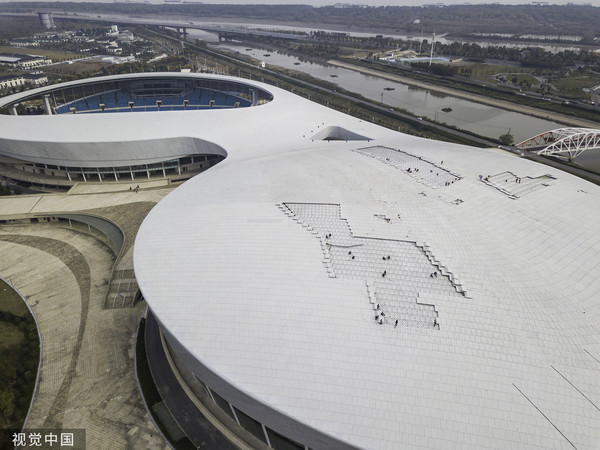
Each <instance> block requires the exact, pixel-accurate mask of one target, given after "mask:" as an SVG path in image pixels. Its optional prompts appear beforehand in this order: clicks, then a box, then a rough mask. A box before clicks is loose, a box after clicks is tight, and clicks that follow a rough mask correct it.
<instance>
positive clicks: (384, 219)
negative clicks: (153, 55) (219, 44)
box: [0, 74, 600, 450]
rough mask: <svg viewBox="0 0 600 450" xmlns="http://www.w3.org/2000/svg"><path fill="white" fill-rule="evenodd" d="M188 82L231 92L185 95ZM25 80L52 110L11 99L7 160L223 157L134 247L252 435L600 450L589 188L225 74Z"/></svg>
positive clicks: (84, 166) (190, 87)
mask: <svg viewBox="0 0 600 450" xmlns="http://www.w3.org/2000/svg"><path fill="white" fill-rule="evenodd" d="M182 84H183V85H185V86H186V87H185V90H186V92H188V94H183V91H184V89H183V88H181V87H178V88H175V87H176V86H180V85H182ZM92 86H93V88H92ZM152 86H154V87H152ZM196 89H200V90H202V93H199V94H198V95H199V98H202V95H204V90H212V91H214V92H215V94H214V97H213V98H214V99H215V100H216V98H217V96H219V98H223V102H217V101H215V103H214V104H213V105H212V107H211V105H210V101H209V104H208V105H207V104H206V102H201V101H199V102H198V105H200V104H201V105H202V108H200V107H198V108H196V109H193V110H187V109H188V107H190V106H192V107H193V105H194V104H195V103H194V102H192V100H191V98H192V97H191V94H190V92H195V90H196ZM172 90H175V91H176V92H175V94H174V97H176V98H177V99H181V102H182V103H181V105H180V104H179V103H178V104H177V108H175V105H174V103H173V102H172V103H171V104H169V103H167V101H166V100H165V99H166V98H167V97H168V95H167V92H172ZM143 93H145V94H147V96H148V98H150V104H148V102H145V103H144V106H143V107H142V106H141V104H140V103H139V102H140V100H139V98H140V97H144V95H142V94H143ZM19 95H20V96H12V97H9V98H8V100H7V99H4V105H5V106H7V111H11V110H13V114H14V112H15V110H16V108H13V107H14V106H15V105H16V104H17V103H22V102H25V101H28V100H30V101H32V102H33V101H37V102H43V105H44V108H46V109H47V111H48V112H52V114H46V115H40V116H23V115H5V116H1V117H0V126H2V129H3V130H6V132H4V133H3V135H2V140H1V141H0V154H2V155H3V158H4V159H3V164H4V166H5V167H9V166H10V167H13V168H15V167H18V166H17V165H18V164H23V165H30V166H34V165H35V166H34V167H35V168H42V167H40V166H42V165H43V166H44V167H43V169H44V171H46V170H52V169H49V168H47V167H46V166H45V165H48V164H52V165H55V166H57V167H58V166H60V167H65V168H66V167H74V168H77V169H78V170H79V171H80V172H83V173H86V171H88V170H91V169H90V168H93V169H94V170H96V169H97V171H98V172H100V173H99V174H98V175H96V179H97V180H98V179H105V178H104V177H103V174H102V171H109V172H110V170H111V169H110V168H117V167H130V168H133V167H134V166H142V167H148V168H149V167H150V165H154V164H163V163H164V162H165V161H179V166H180V167H181V166H182V161H181V160H180V159H181V158H190V157H192V156H193V155H202V156H206V157H207V158H210V157H214V158H217V159H218V160H219V161H220V162H219V164H217V165H215V166H214V167H211V168H210V170H207V171H205V172H203V173H201V174H200V175H199V176H196V177H193V178H191V179H190V180H188V181H187V182H186V183H184V184H183V185H182V186H180V187H179V188H177V189H176V190H174V191H173V192H172V193H171V194H170V195H169V196H167V197H166V198H165V199H164V200H162V201H161V202H160V203H159V204H158V205H157V206H156V207H155V208H154V209H153V210H152V211H151V212H150V214H149V215H148V216H147V218H146V220H145V221H144V223H143V224H142V227H141V228H140V230H139V233H138V236H137V239H136V243H135V251H134V264H135V272H136V277H137V281H138V283H139V286H140V289H141V291H142V293H143V295H144V298H145V299H146V301H147V303H148V305H149V307H150V310H151V313H152V315H153V317H154V318H155V320H156V321H157V323H158V325H159V328H160V333H161V339H162V342H163V345H164V349H165V352H166V355H167V360H168V364H169V366H170V369H171V370H172V371H173V372H174V373H176V374H177V377H178V378H179V380H180V382H181V383H182V385H183V386H184V387H185V390H186V392H187V393H188V395H189V396H190V397H192V398H193V399H194V401H196V402H199V404H202V405H204V407H206V408H208V409H209V410H210V411H211V412H212V413H213V414H214V415H215V416H216V417H218V418H219V419H220V420H221V422H222V423H223V424H224V425H225V426H226V427H227V428H229V429H230V430H232V431H234V432H236V433H237V434H238V435H239V436H240V437H241V439H243V440H245V442H246V443H248V445H250V446H252V447H254V448H275V449H315V450H316V449H348V448H366V449H396V448H411V449H414V448H428V449H430V448H444V449H446V448H472V449H481V448H507V449H508V448H510V449H514V448H540V449H548V448H571V447H574V448H594V447H595V446H597V443H598V441H599V439H600V426H598V423H600V422H599V419H600V409H599V408H600V378H599V377H598V371H599V370H600V333H599V332H598V328H599V326H600V306H599V303H600V302H599V298H600V276H599V275H598V274H599V273H600V271H599V269H600V257H599V256H598V255H599V253H600V236H599V235H598V232H597V229H598V228H597V227H598V226H597V224H598V222H599V220H600V210H599V209H598V205H599V204H600V188H599V187H598V186H596V185H594V184H591V183H589V182H587V181H584V180H582V179H580V178H577V177H575V176H573V175H570V174H568V173H565V172H562V171H559V170H557V169H554V168H551V167H548V166H544V165H540V164H537V163H534V162H532V161H529V160H526V159H524V158H519V157H517V156H515V155H513V154H509V153H506V152H503V151H500V150H497V149H478V148H472V147H467V146H463V145H456V144H450V143H445V142H437V141H433V140H426V139H422V138H417V137H412V136H407V135H403V134H401V133H398V132H394V131H392V130H389V129H384V128H381V127H379V126H376V125H374V124H372V123H370V122H367V121H363V120H359V119H356V118H353V117H350V116H347V115H345V114H341V113H339V112H337V111H334V110H331V109H328V108H325V107H322V106H320V105H317V104H315V103H312V102H310V101H307V100H305V99H302V98H300V97H298V96H296V95H293V94H291V93H289V92H286V91H283V90H281V89H278V88H276V87H273V86H270V85H266V84H263V83H259V82H254V81H248V80H239V79H235V78H230V77H223V76H215V75H193V74H169V75H167V74H146V75H126V76H116V77H105V78H98V79H93V80H84V81H81V82H73V83H69V84H64V85H57V86H53V87H52V88H42V89H39V90H36V91H28V93H26V94H19ZM28 95H31V97H26V96H28ZM36 95H37V97H33V96H36ZM121 95H124V96H127V99H126V100H123V102H122V103H120V100H119V99H120V96H121ZM221 96H224V97H221ZM107 97H108V98H107ZM232 97H234V98H232ZM113 98H114V99H115V104H114V105H113V104H112V103H109V100H112V99H113ZM82 99H87V103H86V102H83V104H85V107H84V106H83V104H82ZM226 99H229V100H226ZM184 100H189V103H188V104H187V107H185V105H184V103H183V102H184ZM158 101H161V102H162V103H161V105H158V104H157V102H158ZM125 102H127V104H126V105H125V106H120V105H121V104H125ZM129 102H132V103H133V105H131V106H130V105H129ZM228 102H229V103H228ZM236 102H239V104H238V105H237V107H236V105H235V103H236ZM96 103H98V105H96ZM100 104H104V105H105V108H102V107H100ZM166 105H169V106H168V107H170V108H171V109H169V110H167V109H166V108H165V106H166ZM71 108H75V109H73V110H72V109H71ZM147 108H150V109H151V111H150V110H148V109H147ZM111 111H114V112H115V113H114V114H110V113H109V112H111ZM17 112H18V111H17ZM54 112H56V114H54ZM173 164H175V163H173ZM107 167H108V169H107ZM153 167H154V166H153ZM144 170H145V169H144ZM73 172H76V171H75V170H73ZM115 172H116V170H115ZM197 172H198V171H197ZM69 173H71V171H70V170H69ZM137 173H138V172H134V171H133V170H130V175H131V177H133V178H135V177H136V176H138V175H137ZM140 173H141V176H143V175H144V171H143V170H142V172H140ZM43 175H44V176H46V177H48V175H47V174H45V173H44V174H43ZM71 175H72V174H71ZM146 175H147V176H149V177H151V176H153V174H152V173H150V174H149V175H148V174H146ZM154 175H155V174H154ZM158 175H160V173H159V174H158ZM51 176H52V175H51ZM120 176H125V177H126V176H128V175H127V173H126V171H124V172H123V175H119V173H117V175H114V178H116V179H118V178H119V177H120ZM54 177H56V178H58V177H59V176H58V175H54ZM106 178H110V177H106ZM165 401H166V403H167V404H168V401H167V400H165Z"/></svg>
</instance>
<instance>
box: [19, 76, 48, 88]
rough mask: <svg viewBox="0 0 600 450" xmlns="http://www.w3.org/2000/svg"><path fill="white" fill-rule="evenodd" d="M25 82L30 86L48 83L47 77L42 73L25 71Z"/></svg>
mask: <svg viewBox="0 0 600 450" xmlns="http://www.w3.org/2000/svg"><path fill="white" fill-rule="evenodd" d="M23 79H24V80H25V83H27V84H31V85H32V86H34V87H35V86H43V85H44V84H48V77H47V76H46V75H44V74H43V73H26V74H25V75H23Z"/></svg>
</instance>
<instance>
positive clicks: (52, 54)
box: [0, 45, 81, 61]
mask: <svg viewBox="0 0 600 450" xmlns="http://www.w3.org/2000/svg"><path fill="white" fill-rule="evenodd" d="M0 53H20V54H22V55H39V56H46V57H48V58H51V59H52V61H57V60H60V59H75V58H80V57H81V55H76V54H74V53H65V52H59V51H56V50H44V49H42V48H22V47H9V46H4V45H0Z"/></svg>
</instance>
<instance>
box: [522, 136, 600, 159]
mask: <svg viewBox="0 0 600 450" xmlns="http://www.w3.org/2000/svg"><path fill="white" fill-rule="evenodd" d="M516 147H518V148H520V149H522V150H530V151H534V152H536V153H537V154H538V155H551V156H556V157H559V158H564V159H568V160H569V161H571V160H572V159H573V158H575V157H577V156H579V155H581V154H582V153H583V152H584V151H586V150H592V149H600V130H596V129H593V128H558V129H556V130H550V131H546V132H544V133H541V134H538V135H537V136H534V137H532V138H529V139H526V140H524V141H523V142H521V143H520V144H517V145H516Z"/></svg>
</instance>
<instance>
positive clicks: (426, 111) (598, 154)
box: [190, 30, 600, 171]
mask: <svg viewBox="0 0 600 450" xmlns="http://www.w3.org/2000/svg"><path fill="white" fill-rule="evenodd" d="M190 33H191V38H192V39H196V38H198V39H202V40H205V41H207V42H212V45H211V47H213V48H215V49H219V50H228V51H230V52H239V53H241V54H244V55H248V56H251V57H253V58H255V59H257V60H260V61H265V62H266V63H267V65H275V66H279V67H285V68H288V69H293V70H298V71H302V72H306V73H308V74H310V75H311V76H313V77H315V78H318V79H321V80H327V81H329V82H332V83H335V84H337V85H338V86H340V87H341V88H343V89H346V90H348V91H351V92H356V93H359V94H361V95H363V96H364V97H366V98H368V99H371V100H375V101H382V99H383V102H384V103H385V104H387V105H389V106H390V107H393V108H401V109H405V110H407V111H409V112H411V113H413V114H415V115H418V116H421V117H426V118H428V119H433V120H437V121H439V122H442V123H446V124H448V125H454V126H456V127H458V128H461V129H463V130H468V131H471V132H474V133H476V134H479V135H481V136H485V137H489V138H498V137H499V136H500V135H502V134H505V133H510V134H512V135H513V136H514V140H515V143H519V142H521V141H524V140H526V139H528V138H530V137H532V136H535V135H537V134H540V133H543V132H545V131H548V130H552V129H556V128H562V127H564V126H565V125H563V124H561V123H558V122H553V121H549V120H544V119H539V118H537V117H532V116H528V115H526V114H522V113H517V112H513V111H507V110H504V109H501V108H495V107H492V106H487V105H482V104H480V103H476V102H472V101H468V100H463V99H460V98H457V97H452V96H448V95H444V94H440V93H437V92H435V91H430V90H427V89H421V88H416V87H412V86H408V85H405V84H402V83H397V82H392V81H388V80H384V79H382V78H378V77H374V76H370V75H364V74H361V73H358V72H355V71H352V70H348V69H344V68H341V67H333V66H328V65H325V64H319V63H314V62H310V61H307V60H305V59H302V58H298V57H296V56H292V55H288V54H284V53H280V52H277V51H268V50H267V49H264V48H260V47H257V46H247V45H243V44H235V43H230V42H228V43H226V44H218V45H217V39H216V36H214V35H211V34H210V33H206V32H202V31H199V30H190ZM266 55H269V56H266ZM232 75H235V74H232ZM449 109H451V110H450V111H449ZM443 110H445V111H443ZM574 162H575V163H578V165H581V166H582V167H586V168H589V169H592V170H595V171H600V151H596V150H595V151H588V152H585V153H584V154H583V155H582V156H579V157H578V158H576V160H575V161H574Z"/></svg>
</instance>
